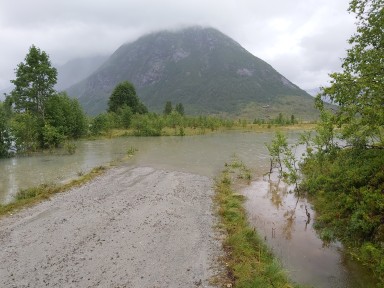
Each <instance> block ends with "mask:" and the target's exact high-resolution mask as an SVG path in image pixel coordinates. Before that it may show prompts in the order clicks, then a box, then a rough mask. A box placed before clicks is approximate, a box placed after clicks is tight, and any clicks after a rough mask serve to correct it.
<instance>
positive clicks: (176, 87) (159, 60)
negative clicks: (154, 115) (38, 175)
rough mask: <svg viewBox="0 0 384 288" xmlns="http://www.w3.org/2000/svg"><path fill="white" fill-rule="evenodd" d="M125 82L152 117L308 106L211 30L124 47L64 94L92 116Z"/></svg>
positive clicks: (156, 36)
mask: <svg viewBox="0 0 384 288" xmlns="http://www.w3.org/2000/svg"><path fill="white" fill-rule="evenodd" d="M125 80H128V81H130V82H132V83H133V84H134V85H135V87H136V89H137V92H138V95H139V97H140V98H141V99H142V101H143V102H144V103H145V104H146V105H147V106H148V108H149V110H151V111H156V112H159V111H162V109H163V107H164V104H165V102H166V101H172V102H173V103H182V104H183V105H184V107H185V110H186V113H188V114H196V113H229V114H238V113H241V111H242V110H243V109H245V108H246V107H247V106H249V105H250V104H253V105H267V104H268V105H273V104H274V103H277V102H279V101H280V99H286V97H290V96H294V97H296V98H295V99H297V97H299V98H302V99H303V101H304V102H305V103H312V101H313V99H312V97H311V96H309V95H308V94H307V93H306V92H305V91H303V90H301V89H300V88H299V87H297V86H296V85H294V84H293V83H291V82H290V81H289V80H288V79H286V78H285V77H284V76H282V75H281V74H279V73H278V72H277V71H276V70H275V69H273V67H272V66H270V65H269V64H268V63H266V62H264V61H263V60H261V59H259V58H257V57H255V56H253V55H252V54H251V53H249V52H248V51H246V50H245V49H244V48H243V47H241V46H240V45H239V44H238V43H237V42H235V41H234V40H232V39H231V38H229V37H227V36H226V35H224V34H223V33H221V32H219V31H217V30H215V29H212V28H201V27H192V28H188V29H184V30H180V31H176V32H170V31H162V32H158V33H153V34H149V35H146V36H143V37H141V38H139V39H138V40H137V41H135V42H133V43H129V44H124V45H122V46H121V47H120V48H119V49H117V50H116V51H115V53H113V54H112V55H111V56H110V58H109V59H108V60H107V61H106V62H105V63H104V64H103V65H102V66H101V67H100V68H99V69H98V70H97V71H96V72H94V73H93V74H92V75H91V76H89V77H88V78H86V79H85V80H83V81H81V82H79V83H77V84H76V85H74V86H72V87H70V88H69V89H68V90H67V91H68V94H69V95H71V96H73V97H78V98H79V100H80V103H81V104H82V105H83V107H84V108H85V110H86V111H87V112H88V113H90V114H97V113H100V112H102V111H104V110H105V109H106V107H107V101H108V97H109V96H110V93H111V91H112V90H113V88H114V87H115V86H116V85H117V84H118V83H119V82H121V81H125Z"/></svg>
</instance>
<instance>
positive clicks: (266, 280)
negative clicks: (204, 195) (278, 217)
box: [215, 160, 302, 288]
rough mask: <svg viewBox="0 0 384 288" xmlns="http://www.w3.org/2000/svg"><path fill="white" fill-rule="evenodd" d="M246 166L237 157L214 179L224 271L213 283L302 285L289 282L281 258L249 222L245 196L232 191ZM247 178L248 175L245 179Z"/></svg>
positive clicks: (247, 285) (286, 287)
mask: <svg viewBox="0 0 384 288" xmlns="http://www.w3.org/2000/svg"><path fill="white" fill-rule="evenodd" d="M248 174H249V170H248V169H247V168H246V167H245V166H244V164H243V163H241V162H240V161H238V160H234V161H233V162H232V163H231V164H226V169H225V170H224V171H223V172H222V173H221V175H220V177H219V179H217V180H216V189H215V190H216V193H215V203H216V204H217V207H218V208H217V209H218V214H219V216H220V224H219V226H220V228H222V229H223V230H224V231H225V234H226V239H225V240H224V244H223V247H224V250H225V252H226V253H225V254H226V255H225V257H224V258H223V259H222V261H223V262H224V263H225V265H226V267H227V271H226V275H220V276H218V277H217V279H216V281H215V282H216V284H219V285H223V287H241V288H248V287H253V288H256V287H279V288H284V287H285V288H288V287H302V286H299V285H297V284H294V283H292V282H291V281H290V280H289V278H288V276H287V273H286V271H285V270H284V269H283V268H282V266H281V264H280V262H279V261H278V260H277V259H276V258H275V257H274V255H273V254H272V253H271V252H270V251H269V249H268V248H267V246H266V245H265V243H264V241H263V240H262V239H260V237H259V235H258V234H257V232H256V231H255V230H254V229H252V228H251V227H250V225H249V223H248V220H247V215H246V211H245V209H244V208H243V202H244V200H245V199H244V197H243V196H242V195H239V194H237V193H235V192H234V191H233V186H234V185H235V184H238V183H236V182H238V181H240V179H244V178H243V177H239V175H248ZM246 180H250V179H246Z"/></svg>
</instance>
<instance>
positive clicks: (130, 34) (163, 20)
mask: <svg viewBox="0 0 384 288" xmlns="http://www.w3.org/2000/svg"><path fill="white" fill-rule="evenodd" d="M348 3H349V0H291V1H287V0H269V1H268V0H267V1H265V0H125V1H124V0H92V1H91V0H65V1H54V0H34V1H31V0H0V47H1V51H2V57H1V60H0V89H3V88H6V87H7V86H9V80H11V79H14V69H15V68H16V66H17V64H18V63H20V62H21V61H23V60H24V57H25V55H26V53H27V52H28V49H29V47H30V46H31V45H32V44H34V45H36V46H37V47H39V48H40V49H42V50H44V51H46V52H47V53H48V54H49V55H50V59H51V61H52V63H57V64H64V63H65V62H67V61H68V60H71V59H73V58H78V57H87V56H94V55H98V54H110V53H112V52H114V51H115V50H116V49H117V48H118V47H119V46H120V45H121V44H123V43H125V42H131V41H134V40H135V39H137V38H138V37H139V36H141V35H143V34H146V33H148V32H152V31H157V30H161V29H175V28H179V27H186V26H191V25H202V26H210V27H214V28H217V29H219V30H220V31H222V32H223V33H225V34H227V35H228V36H230V37H231V38H233V39H234V40H236V41H237V42H239V43H240V45H242V46H243V47H244V48H246V49H247V50H248V51H250V52H251V53H252V54H254V55H255V56H257V57H259V58H261V59H263V60H265V61H267V62H268V63H270V64H271V65H272V66H273V67H274V68H275V69H276V70H278V71H279V72H280V73H282V74H283V75H284V76H286V77H287V78H288V79H289V80H291V81H292V82H294V83H295V84H297V85H299V86H300V87H301V88H303V89H312V88H316V87H319V86H322V85H326V84H327V81H328V73H331V72H334V71H338V70H339V69H340V64H341V62H340V58H341V57H344V55H345V50H346V48H347V47H348V44H347V39H348V38H349V37H350V36H351V35H352V34H353V33H354V31H355V25H354V22H355V19H354V15H351V14H349V13H348V12H347V8H348Z"/></svg>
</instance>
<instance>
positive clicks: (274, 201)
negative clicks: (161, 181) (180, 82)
mask: <svg viewBox="0 0 384 288" xmlns="http://www.w3.org/2000/svg"><path fill="white" fill-rule="evenodd" d="M273 136H274V133H245V132H229V133H220V134H209V135H202V136H188V137H128V138H115V139H108V140H96V141H79V142H77V143H76V145H77V151H76V153H75V154H74V155H65V153H64V151H63V152H62V153H60V152H59V153H55V154H43V155H35V156H33V157H16V158H11V159H2V160H0V203H7V202H9V201H11V200H12V199H13V197H14V195H15V193H16V192H17V191H18V190H20V189H23V188H27V187H31V186H36V185H38V184H42V183H58V182H59V183H60V182H65V181H68V180H69V179H72V178H75V177H77V176H78V175H80V174H82V173H86V172H88V171H90V170H91V169H92V168H94V167H96V166H100V165H105V164H107V163H110V162H113V161H119V160H121V159H123V158H124V157H126V156H127V151H128V149H130V148H136V149H138V151H137V152H136V154H135V156H134V157H132V158H130V159H128V160H125V162H124V163H125V165H132V166H137V165H140V166H151V167H154V168H161V169H167V170H174V171H183V172H191V173H195V174H200V175H204V176H208V177H214V176H216V175H218V173H219V172H220V171H221V170H222V169H223V168H224V163H225V162H229V161H231V158H232V157H233V155H236V156H237V157H238V158H239V159H241V160H242V161H243V162H244V163H245V164H246V165H247V166H248V167H250V168H252V170H253V171H254V172H255V175H258V176H257V177H260V175H262V174H263V173H264V172H266V171H267V170H268V165H269V156H268V152H267V149H266V147H265V143H268V142H269V141H270V140H271V139H272V138H273ZM288 136H289V138H290V139H291V140H293V139H295V138H297V133H291V134H289V135H288ZM288 190H289V188H288V187H285V186H284V185H283V184H281V183H280V186H279V189H276V183H270V182H268V181H264V180H263V179H262V178H257V180H256V181H254V182H252V183H251V185H250V186H249V187H247V188H245V189H244V191H242V192H243V193H244V195H246V196H247V198H248V201H246V203H245V206H246V209H247V211H248V214H249V217H250V222H251V225H253V226H254V227H256V228H257V230H258V231H259V233H260V235H261V236H262V237H263V238H265V239H266V241H267V244H268V245H269V246H270V247H271V249H273V251H274V253H275V254H276V256H277V257H278V258H279V259H280V260H281V261H282V263H283V264H284V266H285V268H286V269H287V270H288V272H289V274H290V275H291V278H292V279H293V280H294V281H297V282H298V283H302V284H310V285H312V286H314V287H352V288H355V287H374V286H373V284H372V280H370V275H369V273H368V272H367V271H365V270H364V269H362V267H360V266H359V265H358V264H357V263H355V262H353V261H352V260H351V259H350V258H349V257H348V256H346V255H345V254H344V253H343V249H342V246H341V245H340V244H338V243H336V244H332V245H330V246H329V247H324V246H323V243H322V241H321V240H320V239H319V238H318V236H317V234H316V232H315V231H314V229H313V228H312V224H313V216H314V212H313V211H312V209H311V207H310V204H309V203H307V202H306V200H303V199H300V200H299V201H297V199H296V198H295V196H294V195H293V194H292V193H288ZM296 202H297V205H296ZM305 207H306V208H307V211H308V212H309V213H310V214H311V220H310V221H309V222H308V218H307V215H306V213H305ZM307 222H308V223H307Z"/></svg>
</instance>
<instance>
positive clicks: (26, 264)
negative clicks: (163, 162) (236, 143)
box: [0, 166, 221, 288]
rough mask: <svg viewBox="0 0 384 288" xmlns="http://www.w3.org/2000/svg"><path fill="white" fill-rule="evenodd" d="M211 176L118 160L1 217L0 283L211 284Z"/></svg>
mask: <svg viewBox="0 0 384 288" xmlns="http://www.w3.org/2000/svg"><path fill="white" fill-rule="evenodd" d="M212 195H213V182H212V180H211V179H209V178H207V177H203V176H199V175H194V174H188V173H182V172H175V171H164V170H158V169H154V168H151V167H125V166H123V167H117V168H112V169H110V170H108V171H107V172H106V173H105V174H104V175H103V176H100V177H98V178H96V179H94V180H93V181H91V182H90V183H88V184H86V185H84V186H82V187H79V188H75V189H72V190H70V191H68V192H65V193H61V194H58V195H55V196H54V197H52V198H51V200H48V201H45V202H43V203H40V204H38V205H36V206H34V207H32V208H28V209H24V210H22V211H20V212H19V213H16V214H14V215H12V216H8V217H5V218H2V219H0V259H1V261H0V287H18V288H19V287H140V288H141V287H213V286H210V284H209V279H210V278H211V277H212V276H213V275H214V274H215V273H216V272H217V269H218V267H217V264H215V263H217V262H216V260H217V258H218V257H219V256H220V254H221V248H220V247H221V244H220V241H219V240H218V239H217V237H216V234H215V231H214V228H213V227H214V225H215V221H216V220H215V216H214V215H213V209H212V199H211V197H212Z"/></svg>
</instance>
